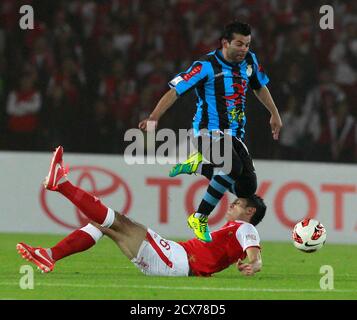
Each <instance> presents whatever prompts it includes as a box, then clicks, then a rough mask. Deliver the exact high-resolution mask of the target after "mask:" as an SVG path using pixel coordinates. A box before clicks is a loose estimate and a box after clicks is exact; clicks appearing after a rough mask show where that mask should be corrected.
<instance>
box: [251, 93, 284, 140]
mask: <svg viewBox="0 0 357 320" xmlns="http://www.w3.org/2000/svg"><path fill="white" fill-rule="evenodd" d="M254 94H255V96H256V97H257V98H258V100H259V101H260V102H261V103H262V104H263V105H264V106H265V108H267V109H268V110H269V112H270V114H271V117H270V126H271V133H272V135H273V139H274V140H278V139H279V132H280V129H281V127H282V126H283V123H282V121H281V119H280V115H279V111H278V108H277V107H276V105H275V103H274V100H273V98H272V96H271V94H270V91H269V89H268V88H267V87H266V86H262V87H261V88H260V89H258V90H254Z"/></svg>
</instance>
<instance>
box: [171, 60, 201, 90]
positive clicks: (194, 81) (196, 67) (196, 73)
mask: <svg viewBox="0 0 357 320" xmlns="http://www.w3.org/2000/svg"><path fill="white" fill-rule="evenodd" d="M206 75H207V67H205V66H204V65H203V63H201V62H200V61H195V62H194V63H193V64H192V65H191V67H190V68H188V70H186V71H185V72H181V73H179V74H178V75H176V77H175V78H173V79H172V80H171V81H170V82H169V86H170V88H174V89H175V90H176V92H177V94H178V95H180V96H181V95H182V94H184V93H186V92H188V91H189V90H191V89H193V88H194V87H196V86H197V85H198V83H200V81H201V80H203V79H204V78H205V77H206Z"/></svg>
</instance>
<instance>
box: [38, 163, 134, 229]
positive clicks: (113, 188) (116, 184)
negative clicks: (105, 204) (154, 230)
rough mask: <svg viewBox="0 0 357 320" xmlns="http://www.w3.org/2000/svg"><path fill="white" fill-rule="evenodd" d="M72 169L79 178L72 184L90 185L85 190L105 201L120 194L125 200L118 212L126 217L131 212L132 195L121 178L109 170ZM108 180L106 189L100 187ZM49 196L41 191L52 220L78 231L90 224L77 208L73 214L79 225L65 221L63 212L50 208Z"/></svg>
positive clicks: (94, 167) (41, 199)
mask: <svg viewBox="0 0 357 320" xmlns="http://www.w3.org/2000/svg"><path fill="white" fill-rule="evenodd" d="M70 169H71V170H70V171H71V173H73V176H77V181H76V180H74V179H73V178H72V179H71V182H72V183H73V184H74V185H76V186H78V187H81V185H83V184H84V183H86V186H88V184H89V186H90V187H89V188H88V187H86V188H83V189H85V190H86V191H88V192H89V193H91V194H93V195H94V196H96V197H98V198H101V199H103V198H105V197H108V196H110V195H113V194H115V193H118V192H120V193H121V194H123V197H122V198H123V199H121V201H118V203H119V204H120V203H122V204H123V205H122V207H121V208H120V210H118V211H120V212H121V213H123V214H124V215H126V214H127V213H128V212H129V210H130V207H131V202H132V195H131V191H130V189H129V186H128V185H127V183H126V182H125V181H124V180H123V179H122V178H121V177H119V176H118V175H116V174H115V173H114V172H112V171H109V170H108V169H104V168H100V167H96V166H73V167H71V168H70ZM107 180H109V181H110V182H109V184H108V185H106V186H105V187H100V188H99V187H98V182H99V181H100V182H101V184H103V181H107ZM47 195H48V192H47V190H46V189H45V188H42V189H41V191H40V204H41V206H42V208H43V210H44V211H45V213H46V215H47V216H48V217H49V218H50V219H51V220H53V221H54V222H56V223H57V224H59V225H61V226H63V227H66V228H68V229H78V228H81V227H82V226H83V225H85V224H87V223H88V221H89V220H88V218H87V217H86V216H85V215H83V214H82V213H81V211H80V210H79V209H78V208H76V207H74V212H73V213H74V215H75V218H76V220H77V224H73V222H69V221H67V220H65V219H64V218H63V216H62V215H61V212H55V211H54V210H53V209H51V208H50V204H49V203H48V202H49V200H48V199H47Z"/></svg>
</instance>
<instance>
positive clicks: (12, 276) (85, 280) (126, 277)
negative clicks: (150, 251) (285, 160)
mask: <svg viewBox="0 0 357 320" xmlns="http://www.w3.org/2000/svg"><path fill="white" fill-rule="evenodd" d="M61 238H62V237H61V236H54V235H38V234H8V233H3V234H0V243H1V251H0V257H1V259H0V261H1V273H0V298H1V299H46V300H47V299H60V300H62V299H105V300H107V299H129V300H131V299H135V300H136V299H144V300H150V299H155V300H160V299H165V300H167V299H172V300H180V299H184V300H187V299H199V300H202V299H218V300H238V299H254V300H256V299H304V300H312V299H349V300H350V299H353V300H355V299H357V254H356V253H357V246H356V245H332V244H328V243H327V244H326V245H325V247H324V248H322V249H321V250H320V251H318V252H316V253H313V254H306V253H302V252H300V251H298V250H297V249H295V248H294V247H293V245H292V243H278V242H263V243H262V247H263V251H262V256H263V270H262V271H261V272H260V273H258V274H256V275H255V276H254V277H244V276H242V275H241V274H240V273H239V272H238V271H237V270H236V269H235V267H234V266H231V267H230V268H228V269H227V270H224V271H223V272H220V273H218V274H215V275H214V276H213V277H210V278H196V277H188V278H186V277H179V278H168V277H149V276H144V275H143V274H142V273H141V272H140V271H139V270H138V269H136V268H135V267H134V265H132V264H131V262H130V261H129V260H127V259H126V257H125V256H124V255H122V254H121V252H120V251H119V249H118V248H117V246H116V245H115V244H114V243H113V242H112V241H111V240H109V239H107V238H103V239H102V240H101V241H100V242H99V243H98V244H97V245H96V246H95V247H93V248H92V249H90V250H88V251H86V252H83V253H79V254H76V255H73V256H71V257H68V258H66V259H63V260H61V261H59V262H58V263H57V265H56V267H55V270H54V271H53V272H52V273H49V274H41V273H40V272H38V271H37V269H36V268H35V267H34V268H33V269H34V271H35V272H34V289H27V290H24V289H21V288H20V286H19V283H20V279H21V277H23V276H24V275H25V274H22V273H20V268H21V266H23V265H32V264H30V263H29V262H27V261H25V260H23V259H22V258H21V257H20V256H19V255H18V253H17V251H16V249H15V246H16V243H18V242H20V241H24V242H26V243H28V244H30V245H34V246H37V245H38V246H43V247H48V246H52V245H54V244H56V243H57V241H59V240H60V239H61ZM323 265H329V266H331V267H332V268H333V273H334V289H333V290H322V289H321V288H320V279H321V277H323V276H324V273H320V268H321V266H323Z"/></svg>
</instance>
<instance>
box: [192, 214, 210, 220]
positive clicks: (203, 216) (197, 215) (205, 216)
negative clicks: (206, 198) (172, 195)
mask: <svg viewBox="0 0 357 320" xmlns="http://www.w3.org/2000/svg"><path fill="white" fill-rule="evenodd" d="M194 217H195V218H198V219H201V218H207V217H208V215H207V214H203V213H199V212H196V213H195V215H194Z"/></svg>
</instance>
